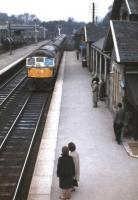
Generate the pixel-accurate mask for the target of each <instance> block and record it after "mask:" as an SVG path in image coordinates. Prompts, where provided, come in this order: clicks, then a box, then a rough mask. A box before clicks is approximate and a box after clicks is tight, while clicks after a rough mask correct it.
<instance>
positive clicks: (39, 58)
mask: <svg viewBox="0 0 138 200" xmlns="http://www.w3.org/2000/svg"><path fill="white" fill-rule="evenodd" d="M36 62H44V58H43V57H38V58H36Z"/></svg>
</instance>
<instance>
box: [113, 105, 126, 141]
mask: <svg viewBox="0 0 138 200" xmlns="http://www.w3.org/2000/svg"><path fill="white" fill-rule="evenodd" d="M123 121H124V110H123V109H122V104H121V103H118V110H117V112H116V114H115V118H114V132H115V137H116V141H117V143H118V144H121V132H122V128H123Z"/></svg>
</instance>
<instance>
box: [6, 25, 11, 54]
mask: <svg viewBox="0 0 138 200" xmlns="http://www.w3.org/2000/svg"><path fill="white" fill-rule="evenodd" d="M6 24H7V31H8V37H7V39H8V42H9V50H10V55H12V39H11V24H10V22H9V21H6Z"/></svg>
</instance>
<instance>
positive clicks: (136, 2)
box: [111, 0, 138, 19]
mask: <svg viewBox="0 0 138 200" xmlns="http://www.w3.org/2000/svg"><path fill="white" fill-rule="evenodd" d="M123 2H125V4H126V8H127V10H128V13H129V15H138V0H114V3H113V7H112V12H111V19H116V17H118V14H119V12H120V8H121V5H122V3H123Z"/></svg>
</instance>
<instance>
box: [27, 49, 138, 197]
mask: <svg viewBox="0 0 138 200" xmlns="http://www.w3.org/2000/svg"><path fill="white" fill-rule="evenodd" d="M90 83H91V74H90V73H89V72H88V69H87V68H86V67H82V64H81V60H77V59H76V54H75V52H73V51H72V52H66V53H65V54H64V57H63V59H62V64H61V67H60V71H59V76H58V79H57V82H56V85H55V89H54V93H53V97H52V102H51V105H50V109H49V113H48V116H47V121H46V125H45V129H44V133H43V137H42V142H41V145H40V149H39V153H38V157H37V162H36V166H35V170H34V175H33V178H32V183H31V186H30V191H29V195H28V200H58V199H59V193H60V189H59V183H58V178H57V176H56V166H57V160H58V157H59V156H60V154H61V148H62V146H64V145H67V144H68V143H69V142H71V141H72V142H74V143H75V144H76V146H77V151H78V152H79V154H80V172H81V173H80V174H81V176H80V182H79V187H78V188H77V189H76V191H75V192H72V196H71V199H72V200H85V199H89V200H92V199H94V200H103V198H104V199H106V200H111V199H112V200H116V199H119V200H132V199H133V200H137V196H138V190H137V188H138V181H137V180H138V172H137V165H138V160H137V159H136V158H133V157H130V156H129V155H128V154H127V153H126V149H125V148H124V146H123V145H118V144H117V143H116V141H115V137H114V132H113V127H112V124H113V116H112V114H111V113H110V111H109V109H108V108H107V107H106V105H105V103H104V102H98V108H93V105H92V91H91V84H90Z"/></svg>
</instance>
